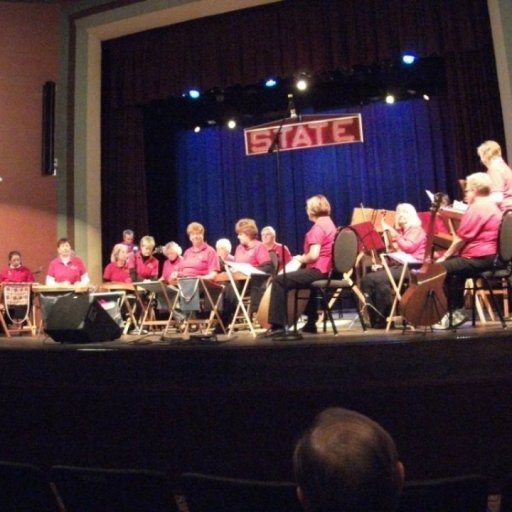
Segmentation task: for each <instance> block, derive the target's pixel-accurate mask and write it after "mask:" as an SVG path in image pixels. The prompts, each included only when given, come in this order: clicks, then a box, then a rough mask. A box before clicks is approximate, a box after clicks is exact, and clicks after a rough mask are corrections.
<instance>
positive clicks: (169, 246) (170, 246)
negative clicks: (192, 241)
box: [164, 242, 183, 256]
mask: <svg viewBox="0 0 512 512" xmlns="http://www.w3.org/2000/svg"><path fill="white" fill-rule="evenodd" d="M169 251H172V252H174V253H176V254H177V255H178V256H181V255H182V254H183V250H182V248H181V247H180V246H179V245H178V244H177V243H176V242H167V243H166V244H165V246H164V254H165V255H166V256H167V253H168V252H169Z"/></svg>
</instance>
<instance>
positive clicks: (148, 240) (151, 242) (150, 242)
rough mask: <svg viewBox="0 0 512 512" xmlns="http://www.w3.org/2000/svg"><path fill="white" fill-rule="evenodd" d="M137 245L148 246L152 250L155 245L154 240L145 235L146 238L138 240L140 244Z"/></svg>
mask: <svg viewBox="0 0 512 512" xmlns="http://www.w3.org/2000/svg"><path fill="white" fill-rule="evenodd" d="M139 245H141V246H142V245H149V246H151V247H152V248H154V247H155V245H156V243H155V239H154V238H153V237H152V236H150V235H146V236H143V237H142V238H141V239H140V244H139Z"/></svg>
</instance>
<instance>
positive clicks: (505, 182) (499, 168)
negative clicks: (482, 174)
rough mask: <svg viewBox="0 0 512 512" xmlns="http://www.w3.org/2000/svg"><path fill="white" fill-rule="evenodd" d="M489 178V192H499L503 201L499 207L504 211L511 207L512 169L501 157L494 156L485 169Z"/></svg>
mask: <svg viewBox="0 0 512 512" xmlns="http://www.w3.org/2000/svg"><path fill="white" fill-rule="evenodd" d="M487 174H488V175H489V177H490V178H491V181H492V187H491V192H501V193H502V194H503V201H501V202H500V208H501V209H502V210H503V211H504V210H507V209H508V208H512V169H510V167H509V166H508V165H507V164H506V163H505V161H504V160H503V158H501V157H499V158H494V159H493V160H492V162H491V164H490V165H489V168H488V169H487Z"/></svg>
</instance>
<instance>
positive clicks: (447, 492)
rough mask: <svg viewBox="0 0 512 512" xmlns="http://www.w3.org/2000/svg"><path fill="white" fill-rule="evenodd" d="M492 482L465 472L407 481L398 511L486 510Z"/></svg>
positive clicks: (448, 511) (447, 511) (463, 511)
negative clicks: (457, 474)
mask: <svg viewBox="0 0 512 512" xmlns="http://www.w3.org/2000/svg"><path fill="white" fill-rule="evenodd" d="M488 496H489V482H488V480H487V478H485V477H484V476H482V475H464V476H460V477H452V478H442V479H437V480H423V481H411V482H406V483H405V486H404V489H403V492H402V496H401V499H400V506H399V508H398V512H486V510H487V502H488Z"/></svg>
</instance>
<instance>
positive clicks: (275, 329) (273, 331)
mask: <svg viewBox="0 0 512 512" xmlns="http://www.w3.org/2000/svg"><path fill="white" fill-rule="evenodd" d="M285 332H286V329H285V328H284V327H283V326H281V325H273V326H272V327H270V329H267V330H266V331H265V332H264V333H263V334H261V337H262V338H272V337H274V336H278V335H279V334H284V333H285Z"/></svg>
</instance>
